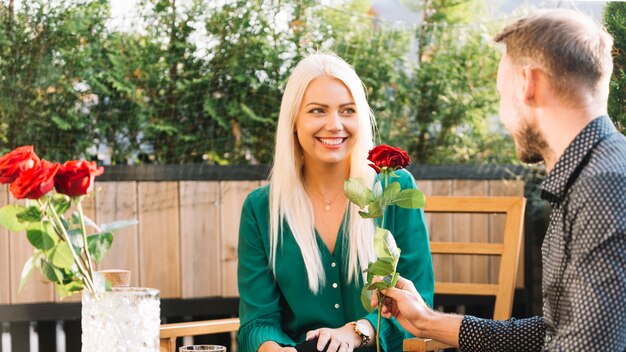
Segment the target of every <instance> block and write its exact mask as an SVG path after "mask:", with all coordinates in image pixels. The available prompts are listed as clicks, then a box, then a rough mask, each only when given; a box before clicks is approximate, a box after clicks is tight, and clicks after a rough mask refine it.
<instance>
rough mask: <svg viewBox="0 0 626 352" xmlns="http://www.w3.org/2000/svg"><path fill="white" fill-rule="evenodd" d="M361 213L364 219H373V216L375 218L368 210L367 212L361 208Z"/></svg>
mask: <svg viewBox="0 0 626 352" xmlns="http://www.w3.org/2000/svg"><path fill="white" fill-rule="evenodd" d="M359 215H361V217H362V218H363V219H371V218H373V217H372V216H371V215H370V213H368V212H366V211H362V210H359Z"/></svg>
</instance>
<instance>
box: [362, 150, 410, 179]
mask: <svg viewBox="0 0 626 352" xmlns="http://www.w3.org/2000/svg"><path fill="white" fill-rule="evenodd" d="M367 159H368V160H370V161H371V162H372V163H373V164H370V166H371V167H372V168H373V169H374V170H376V172H378V173H380V170H381V169H382V168H383V167H387V168H390V169H393V170H397V169H402V168H405V167H407V166H408V165H409V164H410V163H411V158H409V154H407V153H406V152H405V151H404V150H402V149H400V148H396V147H391V146H388V145H386V144H381V145H379V146H376V147H374V149H372V150H370V152H369V154H368V155H367Z"/></svg>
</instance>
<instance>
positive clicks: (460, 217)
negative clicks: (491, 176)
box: [452, 180, 489, 283]
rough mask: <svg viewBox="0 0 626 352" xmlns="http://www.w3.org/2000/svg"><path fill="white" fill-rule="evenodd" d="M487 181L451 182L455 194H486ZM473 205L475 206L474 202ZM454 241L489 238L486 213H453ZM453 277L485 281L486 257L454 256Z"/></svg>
mask: <svg viewBox="0 0 626 352" xmlns="http://www.w3.org/2000/svg"><path fill="white" fill-rule="evenodd" d="M487 186H488V183H487V181H473V180H455V181H453V182H452V187H453V192H454V193H453V194H454V195H455V196H486V195H487V192H488V187H487ZM473 206H476V205H475V204H474V205H473ZM452 218H453V220H452V222H453V223H454V235H455V238H454V242H461V243H463V242H482V243H485V242H487V241H488V240H489V238H488V235H489V228H488V221H487V220H488V215H486V214H475V213H465V214H455V215H454V216H453V217H452ZM454 263H455V267H456V269H455V279H454V280H453V281H460V282H474V283H487V279H488V276H487V264H488V262H487V258H484V257H472V256H456V257H455V258H454Z"/></svg>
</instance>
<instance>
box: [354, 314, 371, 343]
mask: <svg viewBox="0 0 626 352" xmlns="http://www.w3.org/2000/svg"><path fill="white" fill-rule="evenodd" d="M350 325H352V328H354V332H356V334H357V335H359V336H360V337H361V346H359V347H363V346H365V345H367V344H368V343H369V342H370V340H371V339H372V333H373V331H372V329H371V327H370V324H368V322H367V321H366V320H357V321H351V322H350Z"/></svg>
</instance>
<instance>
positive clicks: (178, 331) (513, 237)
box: [159, 196, 526, 352]
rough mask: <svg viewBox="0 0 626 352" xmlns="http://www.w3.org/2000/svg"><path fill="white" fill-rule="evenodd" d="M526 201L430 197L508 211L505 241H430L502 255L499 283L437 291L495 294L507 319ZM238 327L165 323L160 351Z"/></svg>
mask: <svg viewBox="0 0 626 352" xmlns="http://www.w3.org/2000/svg"><path fill="white" fill-rule="evenodd" d="M525 204H526V200H525V199H524V198H523V197H448V196H429V197H427V198H426V208H425V209H424V210H425V211H426V212H428V213H502V214H506V220H505V226H504V241H503V243H457V242H450V243H443V242H431V251H432V253H433V254H473V255H491V256H501V260H500V270H499V280H498V284H471V283H447V282H445V283H444V282H435V293H437V294H466V295H493V296H496V302H495V309H494V319H498V320H504V319H508V318H509V317H510V315H511V308H512V305H513V293H514V290H515V277H516V273H517V262H518V259H519V253H520V244H521V239H522V225H523V220H524V205H525ZM237 329H239V319H238V318H231V319H219V320H205V321H198V322H189V323H175V324H163V325H161V334H160V335H161V336H160V338H161V342H160V350H159V351H160V352H176V351H175V349H176V338H177V337H182V336H196V335H208V334H216V333H223V332H232V331H237ZM449 347H450V346H447V345H445V344H443V343H440V342H437V341H433V340H429V339H417V338H413V339H407V340H405V341H404V348H403V349H404V351H433V350H436V349H441V348H449Z"/></svg>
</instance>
